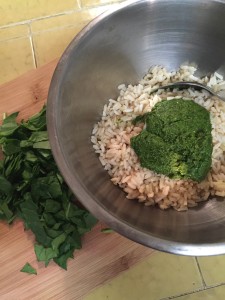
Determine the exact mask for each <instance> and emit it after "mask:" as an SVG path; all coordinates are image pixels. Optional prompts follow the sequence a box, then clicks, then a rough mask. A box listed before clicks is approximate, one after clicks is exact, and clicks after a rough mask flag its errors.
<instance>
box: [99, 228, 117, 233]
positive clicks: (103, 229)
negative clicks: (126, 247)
mask: <svg viewBox="0 0 225 300" xmlns="http://www.w3.org/2000/svg"><path fill="white" fill-rule="evenodd" d="M101 232H103V233H113V232H114V230H113V229H112V228H102V229H101Z"/></svg>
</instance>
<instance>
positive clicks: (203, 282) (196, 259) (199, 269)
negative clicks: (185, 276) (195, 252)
mask: <svg viewBox="0 0 225 300" xmlns="http://www.w3.org/2000/svg"><path fill="white" fill-rule="evenodd" d="M195 262H196V265H197V268H198V271H199V274H200V277H201V279H202V284H203V286H204V287H206V283H205V279H204V277H203V274H202V270H201V267H200V264H199V262H198V258H197V257H196V256H195Z"/></svg>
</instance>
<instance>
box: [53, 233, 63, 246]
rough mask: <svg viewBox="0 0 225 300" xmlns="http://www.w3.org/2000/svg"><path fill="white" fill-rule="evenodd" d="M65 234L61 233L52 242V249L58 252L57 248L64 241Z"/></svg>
mask: <svg viewBox="0 0 225 300" xmlns="http://www.w3.org/2000/svg"><path fill="white" fill-rule="evenodd" d="M65 239H66V233H62V234H60V235H59V236H57V237H56V238H54V240H53V241H52V249H53V250H58V248H59V246H60V245H61V244H62V243H63V242H64V241H65Z"/></svg>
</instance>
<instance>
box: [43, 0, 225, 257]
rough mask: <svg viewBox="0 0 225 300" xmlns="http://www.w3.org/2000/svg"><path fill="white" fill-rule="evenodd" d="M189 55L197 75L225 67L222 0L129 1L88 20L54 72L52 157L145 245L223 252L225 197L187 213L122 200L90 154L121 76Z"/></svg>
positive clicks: (131, 78)
mask: <svg viewBox="0 0 225 300" xmlns="http://www.w3.org/2000/svg"><path fill="white" fill-rule="evenodd" d="M183 62H191V63H192V62H194V63H196V64H197V65H198V67H199V69H200V73H199V75H202V74H207V73H209V72H213V71H215V70H218V71H219V72H220V73H222V74H225V72H224V71H225V1H221V0H218V1H216V0H211V1H210V0H148V1H147V0H146V1H137V2H126V3H125V4H121V5H120V6H118V8H117V9H115V10H112V11H109V12H106V13H104V14H103V15H101V16H99V17H98V18H97V19H95V20H94V21H92V22H91V23H90V24H89V25H88V26H87V27H86V28H84V30H82V31H81V32H80V33H79V34H78V35H77V36H76V37H75V38H74V40H73V41H72V42H71V44H70V45H69V47H68V48H67V50H66V51H65V53H64V54H63V56H62V57H61V59H60V62H59V64H58V66H57V68H56V71H55V73H54V76H53V79H52V82H51V86H50V91H49V97H48V104H47V118H48V130H49V135H50V142H51V145H52V150H53V154H54V157H55V159H56V162H57V164H58V166H59V168H60V170H61V172H62V174H63V176H64V178H65V179H66V181H67V183H68V184H69V186H70V188H71V189H72V191H73V192H74V194H75V195H76V196H77V198H78V199H79V200H80V201H81V202H82V203H83V204H84V205H85V206H86V208H87V209H89V210H90V211H91V212H92V213H93V214H94V215H95V216H96V217H97V218H99V219H100V220H103V221H105V222H106V223H107V224H108V226H109V227H112V228H113V229H115V230H116V231H118V232H119V233H121V234H122V235H124V236H127V237H128V238H130V239H132V240H134V241H136V242H139V243H142V244H144V245H146V246H149V247H152V248H155V249H159V250H162V251H167V252H171V253H177V254H185V255H212V254H220V253H225V201H222V200H219V199H218V200H213V201H208V202H205V203H203V204H201V205H199V206H198V207H197V208H195V209H190V210H189V211H188V212H176V211H174V210H172V209H171V210H168V211H161V210H160V209H158V208H156V207H155V208H153V207H145V206H143V205H141V204H139V203H138V202H136V201H131V200H127V199H126V197H125V193H124V192H122V190H121V189H119V188H118V187H116V186H114V185H113V184H112V182H111V181H110V178H109V176H108V174H107V172H106V171H104V170H103V168H102V166H101V164H100V162H99V160H98V157H97V156H96V154H95V153H94V150H93V148H92V144H91V141H90V136H91V132H92V128H93V125H94V123H96V122H97V121H98V120H99V119H100V116H101V113H102V109H103V105H104V104H105V103H106V102H107V100H108V99H109V98H111V97H117V95H118V90H117V86H118V85H119V84H120V83H136V82H137V81H138V80H139V79H140V78H141V77H142V76H143V75H144V74H145V73H146V72H147V71H148V69H149V67H150V66H152V65H156V64H157V65H164V66H166V67H167V68H169V69H176V68H177V67H178V66H179V65H180V64H181V63H183Z"/></svg>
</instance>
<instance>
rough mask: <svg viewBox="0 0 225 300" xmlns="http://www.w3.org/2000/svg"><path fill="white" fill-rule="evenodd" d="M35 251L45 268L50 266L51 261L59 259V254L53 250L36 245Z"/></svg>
mask: <svg viewBox="0 0 225 300" xmlns="http://www.w3.org/2000/svg"><path fill="white" fill-rule="evenodd" d="M34 251H35V254H36V257H37V260H38V261H43V262H44V263H45V266H47V265H48V263H49V261H50V260H51V259H53V258H55V257H57V255H58V252H57V251H56V250H53V249H52V248H50V247H49V248H45V247H43V246H42V245H38V244H35V245H34Z"/></svg>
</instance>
